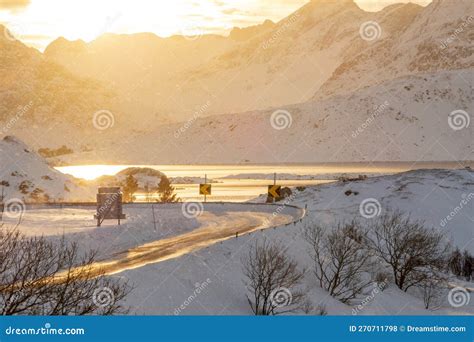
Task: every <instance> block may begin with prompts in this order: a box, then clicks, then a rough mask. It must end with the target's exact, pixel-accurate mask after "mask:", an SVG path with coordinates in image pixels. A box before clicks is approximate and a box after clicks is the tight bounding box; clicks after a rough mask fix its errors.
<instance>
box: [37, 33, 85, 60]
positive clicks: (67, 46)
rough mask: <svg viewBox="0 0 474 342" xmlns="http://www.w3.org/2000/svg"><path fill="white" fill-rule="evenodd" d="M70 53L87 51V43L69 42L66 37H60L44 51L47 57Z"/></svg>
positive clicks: (80, 41)
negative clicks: (59, 53)
mask: <svg viewBox="0 0 474 342" xmlns="http://www.w3.org/2000/svg"><path fill="white" fill-rule="evenodd" d="M65 50H67V51H69V52H70V53H74V54H76V53H79V52H83V51H86V50H87V43H86V42H85V41H83V40H82V39H78V40H68V39H66V38H64V37H59V38H57V39H55V40H54V41H52V42H51V43H50V44H49V45H48V46H47V47H46V49H45V50H44V54H45V55H47V56H51V55H55V54H56V53H57V51H65Z"/></svg>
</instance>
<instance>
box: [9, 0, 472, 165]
mask: <svg viewBox="0 0 474 342" xmlns="http://www.w3.org/2000/svg"><path fill="white" fill-rule="evenodd" d="M473 6H474V5H473V2H472V1H470V0H459V1H441V0H436V1H433V2H432V3H431V4H429V5H428V6H426V7H421V6H418V5H414V4H396V5H392V6H389V7H386V8H385V9H383V10H381V11H379V12H375V13H372V12H365V11H363V10H361V9H360V8H359V7H358V6H357V5H356V4H355V3H354V2H353V1H352V0H344V1H340V0H337V1H336V0H325V1H311V2H309V3H307V4H306V5H305V6H303V7H302V8H300V9H299V10H297V11H296V12H294V13H292V14H290V15H289V16H288V17H286V18H285V19H283V20H281V21H280V22H277V23H275V24H274V23H271V22H265V23H263V24H262V25H257V26H254V27H250V28H246V29H242V30H238V29H236V30H234V31H233V32H232V33H231V34H230V36H229V37H219V36H213V35H210V36H209V35H203V36H200V37H194V38H196V39H194V38H193V39H189V38H190V37H187V38H188V39H185V38H186V37H178V36H177V37H171V38H167V39H162V38H159V37H157V36H155V35H153V34H149V33H143V34H135V35H113V34H106V35H104V36H102V37H100V38H98V39H97V40H95V41H93V42H90V43H85V42H81V41H76V42H68V41H66V40H65V39H62V38H60V39H58V40H57V41H56V42H54V43H52V44H51V46H50V47H49V48H48V49H47V50H46V52H45V53H44V54H41V53H39V52H38V51H35V50H33V49H29V48H27V47H26V46H24V45H22V44H21V43H20V42H18V41H14V42H11V41H8V40H6V39H3V40H1V41H0V44H2V51H5V52H4V53H2V56H1V58H2V61H3V62H4V63H2V65H3V66H4V69H5V68H6V69H5V70H6V73H7V75H8V77H7V78H6V83H5V80H2V84H1V85H0V86H1V87H2V88H1V89H0V90H2V89H3V91H2V92H0V97H1V98H2V104H1V105H0V118H2V120H3V125H4V131H5V127H6V128H8V130H7V131H8V132H7V133H8V134H10V135H13V134H14V135H16V136H18V137H20V138H21V139H23V140H24V141H25V142H26V143H28V144H29V145H31V146H34V147H35V148H36V149H39V148H51V149H53V148H58V147H60V146H63V145H66V147H67V148H69V149H72V150H73V151H74V153H73V154H71V155H68V156H64V158H63V157H59V158H58V160H57V162H59V163H60V162H62V161H64V162H69V163H81V164H84V163H97V162H99V163H100V162H109V163H115V164H119V163H120V164H143V161H144V160H146V161H147V162H149V163H188V162H199V163H215V162H218V163H224V162H225V163H238V162H246V161H251V162H258V163H262V162H308V161H310V162H321V161H323V162H326V161H360V160H363V161H365V160H370V161H371V160H379V161H380V160H383V161H407V160H410V161H411V160H470V159H473V158H472V147H471V141H472V129H473V125H467V124H466V127H465V128H464V129H463V130H459V131H454V130H452V129H450V127H449V126H448V125H447V124H446V123H447V121H448V116H449V115H450V114H451V113H452V112H453V111H464V114H463V115H464V116H465V121H468V120H470V119H471V117H472V115H473V114H472V113H473V112H474V110H473V108H472V103H473V101H472V87H473V82H472V80H473V79H474V78H473V74H472V70H473V65H474V53H473V48H472V44H470V41H471V40H472V39H473V36H472V34H473V30H472V24H473V20H474V19H473V15H474V12H473V9H474V8H473ZM0 39H1V38H0ZM58 64H59V65H61V66H62V68H61V67H59V65H58ZM12 70H13V72H12ZM66 70H67V71H66ZM18 75H21V78H20V79H18ZM91 78H93V79H91ZM58 84H59V85H60V86H58ZM20 85H21V86H22V87H23V88H24V89H20V88H21V87H19V86H20ZM25 85H27V86H25ZM25 89H26V90H25ZM78 91H79V93H78ZM38 94H39V97H38ZM30 103H31V104H30ZM27 104H28V106H27V107H28V109H27V110H26V111H20V112H19V111H18V109H17V107H18V106H23V107H24V106H26V105H27ZM276 110H284V111H288V112H289V113H290V116H291V117H290V118H289V119H288V120H289V121H291V127H288V128H287V129H281V130H277V129H273V127H272V126H271V125H270V124H269V122H270V119H269V118H270V117H271V114H272V113H273V112H274V111H276ZM280 114H281V112H280ZM284 114H285V113H284ZM285 115H286V114H285ZM137 118H138V119H137ZM12 120H13V121H12ZM176 121H180V123H173V122H176ZM284 121H285V118H283V120H282V122H283V123H284ZM12 122H13V124H11V123H12ZM164 123H167V124H164ZM278 128H282V127H278ZM55 132H61V133H62V134H55ZM354 136H355V138H354Z"/></svg>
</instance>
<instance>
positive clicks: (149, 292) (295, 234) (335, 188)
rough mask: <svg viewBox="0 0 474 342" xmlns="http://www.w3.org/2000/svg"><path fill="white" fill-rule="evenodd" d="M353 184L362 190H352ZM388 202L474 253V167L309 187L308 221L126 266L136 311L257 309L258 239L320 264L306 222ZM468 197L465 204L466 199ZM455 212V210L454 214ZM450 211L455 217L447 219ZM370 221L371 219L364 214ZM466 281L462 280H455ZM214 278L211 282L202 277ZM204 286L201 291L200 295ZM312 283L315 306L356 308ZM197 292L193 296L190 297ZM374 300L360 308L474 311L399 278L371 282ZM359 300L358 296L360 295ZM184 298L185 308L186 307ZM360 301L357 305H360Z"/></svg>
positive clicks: (344, 311) (303, 195)
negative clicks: (246, 274)
mask: <svg viewBox="0 0 474 342" xmlns="http://www.w3.org/2000/svg"><path fill="white" fill-rule="evenodd" d="M348 190H351V191H353V192H357V193H358V194H357V195H355V194H354V193H352V194H351V195H346V192H347V191H348ZM368 198H373V199H375V200H377V201H378V202H379V203H380V213H383V212H385V211H387V210H390V209H392V210H394V209H400V210H402V211H403V212H405V213H410V214H411V215H412V217H413V218H416V219H422V220H425V222H426V225H427V226H431V227H434V228H437V229H441V230H442V231H443V232H444V233H445V236H446V238H447V240H449V241H450V242H452V243H453V244H454V245H455V246H458V247H459V248H461V249H467V250H469V251H471V252H474V233H473V230H472V224H473V222H474V217H473V216H472V213H473V208H474V172H473V171H472V170H454V171H446V170H420V171H413V172H407V173H403V174H398V175H394V176H385V177H379V178H373V179H368V180H365V181H359V182H352V183H336V184H329V185H323V186H317V187H311V188H307V189H306V190H304V191H303V192H300V193H299V194H298V195H297V196H296V197H295V199H294V200H293V201H292V202H291V204H296V205H300V206H305V205H307V206H308V213H307V217H306V218H305V219H304V220H303V222H302V223H301V224H297V225H296V226H293V225H290V226H288V227H284V228H279V229H270V230H263V231H259V232H255V233H253V234H251V235H247V236H243V237H239V238H238V239H231V240H228V241H225V242H222V243H220V244H217V245H214V246H211V247H209V248H206V249H204V250H201V251H198V252H195V253H192V254H188V255H186V256H183V257H180V258H177V259H174V260H169V261H165V262H161V263H158V264H154V265H148V266H145V267H143V268H140V269H136V270H130V271H126V272H123V273H121V274H119V275H117V276H118V277H121V278H124V279H129V280H130V281H131V282H132V283H133V284H134V285H135V286H136V287H135V289H134V291H133V292H132V293H131V295H130V297H129V298H128V300H127V304H129V305H131V307H132V309H133V313H135V314H169V315H173V314H181V315H192V314H234V315H235V314H251V311H250V307H249V306H248V303H247V300H246V297H245V293H246V291H245V286H244V284H243V282H242V280H243V274H242V264H241V258H242V257H243V256H245V255H247V253H248V249H249V247H250V246H251V245H252V244H253V243H254V242H255V240H258V239H260V240H261V239H263V238H266V239H267V240H269V241H272V242H277V241H280V242H281V243H282V244H283V246H287V247H288V253H289V254H290V255H291V256H292V257H294V258H295V259H296V260H297V261H298V263H299V265H300V267H304V266H306V267H307V268H308V270H310V269H311V267H312V261H311V259H310V257H309V254H308V252H307V248H308V247H307V242H306V241H305V240H304V239H303V238H302V231H303V229H304V227H305V226H307V225H311V224H314V223H315V222H318V223H322V224H326V225H327V226H331V224H334V223H335V222H338V221H341V220H352V219H360V220H368V219H365V218H363V217H362V216H361V215H360V204H361V203H362V201H363V200H365V199H368ZM463 200H464V201H466V202H465V203H467V204H464V205H462V208H461V209H459V206H460V203H461V202H462V201H463ZM454 212H455V214H452V213H454ZM447 216H450V217H451V219H450V220H449V222H448V224H444V223H442V222H444V220H445V218H446V217H447ZM362 222H363V221H362ZM456 282H458V283H459V284H463V282H462V281H460V280H455V281H454V283H456ZM204 283H205V284H206V286H205V289H202V288H201V284H204ZM196 288H199V289H200V291H199V294H198V295H196V292H195V290H196ZM305 288H306V289H307V292H308V294H309V297H310V300H311V303H312V304H313V305H314V306H318V305H323V306H325V308H326V309H327V312H328V314H330V315H334V314H339V315H352V314H354V311H353V309H354V306H351V305H346V304H343V303H341V302H339V301H338V300H335V299H334V298H332V297H331V296H329V295H328V293H327V292H326V291H324V290H322V289H321V288H320V287H319V286H318V285H317V281H316V279H315V278H314V275H313V273H312V272H311V271H308V272H306V277H305ZM190 298H191V299H190ZM367 298H369V300H367V301H366V303H365V304H364V306H363V309H361V310H359V311H358V312H356V313H357V314H359V315H366V314H376V315H378V314H383V315H410V314H413V315H418V314H423V315H430V314H435V315H436V314H467V313H469V314H472V313H474V306H473V303H472V300H471V303H470V304H468V305H467V306H462V307H458V308H455V307H453V306H451V305H450V304H449V303H448V296H447V293H446V294H443V295H442V296H441V299H442V304H441V308H439V309H437V310H434V311H430V310H426V309H425V308H424V305H423V300H422V298H420V295H419V294H417V293H416V292H413V291H409V292H408V293H405V292H403V291H401V290H399V289H398V288H397V287H396V286H395V285H394V284H389V286H388V288H387V289H385V290H384V291H379V292H377V293H375V295H374V294H373V292H372V291H371V289H368V290H367V291H366V293H365V294H363V295H361V296H360V298H358V300H359V301H364V299H365V300H366V299H367ZM355 302H356V303H357V300H356V301H355ZM183 303H185V305H184V307H185V308H184V309H179V308H180V307H181V306H182V305H183ZM353 305H356V304H353Z"/></svg>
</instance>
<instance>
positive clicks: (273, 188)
mask: <svg viewBox="0 0 474 342" xmlns="http://www.w3.org/2000/svg"><path fill="white" fill-rule="evenodd" d="M268 196H269V197H271V198H272V199H273V201H275V200H279V199H280V198H281V186H280V185H269V186H268Z"/></svg>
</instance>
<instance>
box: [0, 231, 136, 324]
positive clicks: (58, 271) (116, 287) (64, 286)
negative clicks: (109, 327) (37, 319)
mask: <svg viewBox="0 0 474 342" xmlns="http://www.w3.org/2000/svg"><path fill="white" fill-rule="evenodd" d="M95 256H96V255H95V253H89V254H88V255H85V256H83V257H80V256H79V251H78V247H77V245H76V244H74V243H72V244H69V243H67V242H65V240H64V239H62V240H61V241H60V242H59V243H55V242H52V241H48V240H46V239H45V238H44V237H31V238H30V237H25V236H23V235H21V234H20V233H19V232H18V231H17V230H2V231H0V314H1V315H86V314H96V315H111V314H118V313H126V312H127V310H126V308H124V307H123V306H122V304H121V303H120V302H121V301H122V300H123V299H124V298H125V296H126V295H127V294H128V293H129V291H130V288H129V286H128V285H127V284H122V283H119V282H118V281H116V280H114V279H112V278H109V277H105V276H104V274H103V272H102V271H101V270H98V269H97V268H96V267H94V262H95Z"/></svg>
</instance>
